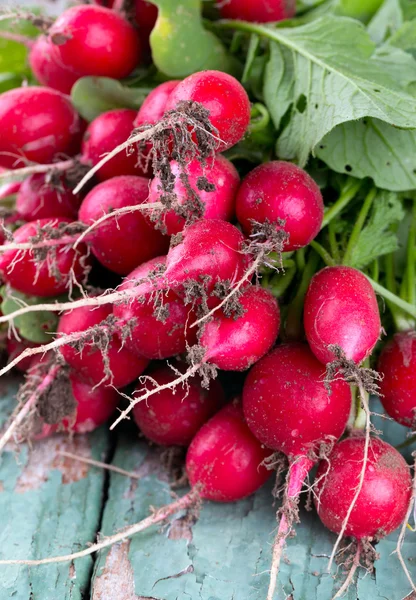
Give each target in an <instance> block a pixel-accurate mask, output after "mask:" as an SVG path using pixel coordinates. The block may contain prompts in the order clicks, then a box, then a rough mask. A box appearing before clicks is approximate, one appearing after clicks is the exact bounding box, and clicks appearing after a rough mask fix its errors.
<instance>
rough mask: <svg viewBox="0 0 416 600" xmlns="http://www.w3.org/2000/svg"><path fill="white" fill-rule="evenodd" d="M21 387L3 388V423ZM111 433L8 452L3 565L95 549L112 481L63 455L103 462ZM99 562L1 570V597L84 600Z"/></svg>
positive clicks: (1, 516)
mask: <svg viewBox="0 0 416 600" xmlns="http://www.w3.org/2000/svg"><path fill="white" fill-rule="evenodd" d="M16 386H17V384H16V380H14V381H11V380H8V381H7V382H6V383H3V380H2V389H1V392H0V393H1V399H0V421H1V422H3V423H4V420H5V418H6V416H7V413H8V412H10V410H11V408H12V406H13V404H14V394H15V392H16ZM108 439H109V437H108V433H107V431H106V429H101V430H98V431H96V432H94V433H93V434H91V435H88V436H77V437H75V438H74V439H73V441H71V440H70V439H69V438H68V436H65V437H64V436H60V435H59V436H55V437H53V438H51V439H48V440H43V441H41V442H37V443H36V444H34V446H33V449H32V450H31V451H30V452H29V451H28V448H27V446H25V445H22V446H20V447H19V452H18V453H16V452H15V451H8V452H5V453H4V454H3V456H2V459H1V465H0V482H1V483H0V490H1V491H0V558H3V559H10V558H28V559H30V558H43V557H47V556H54V555H57V554H58V555H59V554H67V553H69V552H73V551H76V550H79V549H80V548H83V547H85V545H86V544H87V543H88V542H94V541H95V539H96V532H97V529H98V525H99V518H100V514H101V506H102V498H103V486H104V478H105V474H104V473H103V471H101V470H98V469H90V468H89V467H88V466H86V465H85V464H83V463H80V462H77V461H75V462H74V461H72V460H70V459H67V458H64V457H62V456H59V455H58V454H57V453H58V452H59V451H60V450H66V451H68V452H74V453H76V454H81V455H83V456H87V457H91V456H92V457H94V458H96V459H103V458H104V457H105V455H106V452H107V449H108ZM92 564H93V560H92V558H91V557H87V558H84V559H81V560H78V561H77V562H76V564H71V563H66V564H61V565H45V566H41V567H32V568H28V567H24V566H23V567H22V566H0V598H1V600H7V599H8V598H10V599H13V600H81V598H85V597H86V596H85V594H87V593H88V590H89V586H90V576H91V570H92Z"/></svg>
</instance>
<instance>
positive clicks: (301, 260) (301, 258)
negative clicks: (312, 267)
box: [295, 248, 306, 273]
mask: <svg viewBox="0 0 416 600" xmlns="http://www.w3.org/2000/svg"><path fill="white" fill-rule="evenodd" d="M295 260H296V265H297V268H298V270H299V271H300V272H301V273H302V272H303V270H304V268H305V264H306V262H305V248H301V249H300V250H298V251H297V252H296V254H295Z"/></svg>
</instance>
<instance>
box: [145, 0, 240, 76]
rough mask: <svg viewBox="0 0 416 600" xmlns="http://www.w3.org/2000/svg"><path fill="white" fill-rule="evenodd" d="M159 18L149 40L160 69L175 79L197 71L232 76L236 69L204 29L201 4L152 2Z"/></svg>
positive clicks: (173, 0) (195, 1)
mask: <svg viewBox="0 0 416 600" xmlns="http://www.w3.org/2000/svg"><path fill="white" fill-rule="evenodd" d="M151 1H152V4H155V5H156V6H157V7H158V8H159V16H158V19H157V22H156V25H155V27H154V29H153V31H152V33H151V36H150V46H151V49H152V58H153V61H154V63H155V65H156V66H157V68H158V69H159V70H160V71H162V73H165V74H166V75H168V76H169V77H172V78H183V77H186V76H187V75H190V74H191V73H194V72H195V71H203V70H205V69H216V70H219V71H226V72H232V71H234V69H235V65H234V62H233V60H232V59H231V57H230V56H228V54H227V51H226V49H225V47H224V46H223V44H222V43H221V42H220V40H219V39H218V38H217V37H216V36H215V35H214V34H213V33H212V32H210V31H207V30H206V29H204V26H203V23H202V17H201V0H181V2H178V1H177V0H151Z"/></svg>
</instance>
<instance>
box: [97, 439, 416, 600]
mask: <svg viewBox="0 0 416 600" xmlns="http://www.w3.org/2000/svg"><path fill="white" fill-rule="evenodd" d="M114 464H117V465H118V466H120V467H123V468H125V469H127V470H138V472H139V473H141V475H142V479H141V480H140V481H133V480H129V479H128V478H125V477H123V476H121V475H117V474H111V478H110V487H109V496H108V501H107V504H106V508H105V511H104V515H103V524H102V531H103V534H104V535H110V534H111V533H113V532H115V531H116V530H118V529H120V528H121V527H124V526H126V525H128V524H132V523H134V522H136V521H138V520H140V519H142V518H144V517H146V516H147V515H148V514H149V512H148V511H149V506H150V505H154V506H160V505H162V504H165V503H167V502H169V501H170V498H171V493H170V490H169V486H168V483H167V475H166V472H164V470H163V469H162V468H161V466H160V462H159V455H158V451H157V450H150V449H149V448H148V447H147V446H146V444H144V443H142V442H138V441H137V439H136V438H135V437H129V436H126V435H123V436H121V438H120V441H119V443H118V448H117V451H116V454H115V457H114ZM179 517H180V515H179ZM275 525H276V522H275V516H274V509H273V507H272V499H271V495H270V486H269V487H267V486H266V488H265V489H263V490H261V491H260V492H258V493H257V494H256V495H255V496H253V497H251V498H248V499H246V500H244V501H242V502H238V503H235V504H227V505H220V504H213V503H205V504H204V506H203V508H202V512H201V515H200V518H199V520H198V522H197V523H196V524H193V526H189V525H186V523H185V524H184V522H183V520H182V521H181V520H180V518H179V519H177V520H176V521H174V523H173V524H172V525H171V526H169V527H165V528H164V529H162V530H159V531H158V530H157V529H156V528H153V530H149V531H148V532H144V533H143V534H139V535H137V536H136V537H134V538H133V539H131V540H130V542H125V543H123V544H119V545H118V546H114V547H113V548H112V549H111V550H110V551H105V552H102V553H101V554H100V557H99V558H98V560H97V562H96V564H95V568H94V575H93V584H92V600H107V598H111V599H112V600H138V599H139V600H186V599H188V598H190V599H192V600H264V599H265V597H266V591H267V584H268V569H269V561H270V545H271V543H272V540H273V531H274V529H275ZM409 534H410V535H409V538H408V541H407V542H406V544H405V548H404V555H405V557H406V560H408V564H409V568H410V569H411V570H413V572H414V573H415V576H416V572H415V571H416V568H415V558H416V549H415V544H414V542H413V540H414V538H413V537H412V534H411V533H410V532H409ZM395 539H396V538H395V536H393V537H390V538H389V539H388V540H385V541H383V542H381V543H380V544H379V545H378V551H379V552H380V555H381V558H380V561H379V562H378V563H377V566H376V572H375V574H373V575H371V574H368V575H366V576H365V577H364V572H362V573H360V578H359V581H358V584H357V585H354V586H352V587H351V588H350V591H349V593H348V594H347V595H346V596H345V598H346V600H357V598H360V600H363V599H365V600H380V599H381V598H384V599H386V600H402V599H403V598H404V597H405V596H406V595H407V594H409V592H410V587H409V585H408V582H407V580H406V578H405V576H404V574H403V573H402V571H401V568H400V566H399V563H398V561H397V558H396V557H394V556H393V557H392V556H390V554H391V552H392V551H393V550H394V547H395ZM334 541H335V537H334V536H333V535H332V534H330V533H329V532H327V531H326V530H325V529H324V528H323V526H322V525H321V524H320V522H319V521H318V519H317V518H316V517H315V516H314V515H313V514H311V513H302V523H301V524H300V525H299V526H298V528H297V536H296V538H294V539H292V540H290V541H289V545H288V548H287V551H286V560H285V561H284V562H283V563H282V567H281V576H280V584H279V596H278V597H279V599H281V600H283V599H284V598H290V599H291V600H314V599H316V600H330V599H331V598H332V596H333V595H334V593H335V591H336V590H337V589H338V587H339V585H340V582H342V581H343V578H344V576H345V575H344V573H343V567H339V570H338V577H337V578H335V577H334V574H332V575H329V574H327V573H326V565H327V562H328V559H327V558H326V556H329V554H330V553H331V549H332V546H333V543H334ZM412 561H413V562H412ZM121 582H122V583H121ZM110 592H111V595H109V594H110Z"/></svg>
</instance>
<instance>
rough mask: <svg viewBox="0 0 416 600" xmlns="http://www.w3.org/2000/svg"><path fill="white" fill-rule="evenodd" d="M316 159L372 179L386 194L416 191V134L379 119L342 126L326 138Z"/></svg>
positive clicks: (336, 169)
mask: <svg viewBox="0 0 416 600" xmlns="http://www.w3.org/2000/svg"><path fill="white" fill-rule="evenodd" d="M316 155H317V156H318V158H320V159H321V160H323V161H324V162H325V163H326V164H327V165H328V166H329V167H330V168H331V169H333V170H334V171H337V172H338V173H350V174H351V175H353V176H354V177H359V178H364V177H371V178H372V179H373V181H374V183H375V184H376V185H377V186H379V187H381V188H384V189H386V190H392V191H405V190H410V189H412V188H416V132H415V131H414V130H406V129H397V128H395V127H392V126H391V125H388V124H387V123H383V121H379V120H378V119H370V118H368V119H361V120H359V121H350V122H348V123H344V124H343V125H339V126H338V127H336V128H335V129H334V130H333V131H331V133H329V134H328V135H327V136H325V137H324V139H323V140H322V141H321V143H320V144H319V146H318V148H317V150H316Z"/></svg>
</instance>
